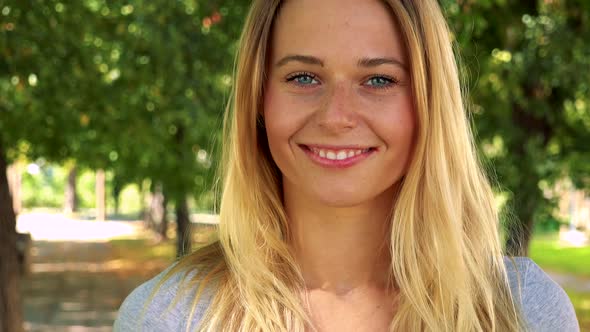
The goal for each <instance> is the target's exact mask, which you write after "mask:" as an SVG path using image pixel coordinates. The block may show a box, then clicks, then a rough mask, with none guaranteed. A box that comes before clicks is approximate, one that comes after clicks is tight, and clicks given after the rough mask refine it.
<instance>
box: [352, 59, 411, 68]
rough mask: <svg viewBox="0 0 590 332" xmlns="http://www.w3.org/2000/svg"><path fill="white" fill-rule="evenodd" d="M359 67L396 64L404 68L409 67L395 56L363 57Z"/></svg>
mask: <svg viewBox="0 0 590 332" xmlns="http://www.w3.org/2000/svg"><path fill="white" fill-rule="evenodd" d="M357 65H358V66H359V67H367V68H370V67H377V66H381V65H394V66H398V67H401V68H402V69H407V66H406V65H405V64H404V63H403V62H401V61H399V60H398V59H395V58H363V59H360V60H359V61H358V63H357Z"/></svg>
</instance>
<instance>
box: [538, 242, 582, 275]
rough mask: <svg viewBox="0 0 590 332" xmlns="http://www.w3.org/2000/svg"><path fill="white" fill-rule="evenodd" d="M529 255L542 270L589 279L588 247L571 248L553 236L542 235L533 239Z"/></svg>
mask: <svg viewBox="0 0 590 332" xmlns="http://www.w3.org/2000/svg"><path fill="white" fill-rule="evenodd" d="M529 254H530V257H531V258H532V259H533V260H534V261H535V262H536V263H537V264H538V265H539V266H541V267H542V268H543V269H546V270H548V271H553V272H560V273H567V274H575V275H577V276H581V277H588V278H589V279H590V246H585V247H571V246H567V245H565V244H562V243H560V242H559V240H558V239H557V237H556V235H554V234H551V235H542V236H536V237H535V238H533V240H532V241H531V246H530V249H529Z"/></svg>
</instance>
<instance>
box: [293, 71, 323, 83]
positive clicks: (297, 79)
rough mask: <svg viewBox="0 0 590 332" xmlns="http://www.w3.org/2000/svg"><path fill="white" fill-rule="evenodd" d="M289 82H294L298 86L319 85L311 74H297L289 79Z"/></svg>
mask: <svg viewBox="0 0 590 332" xmlns="http://www.w3.org/2000/svg"><path fill="white" fill-rule="evenodd" d="M287 82H294V83H295V84H297V85H315V84H319V81H318V80H317V79H316V76H315V75H313V74H310V73H297V74H293V75H290V76H289V77H287Z"/></svg>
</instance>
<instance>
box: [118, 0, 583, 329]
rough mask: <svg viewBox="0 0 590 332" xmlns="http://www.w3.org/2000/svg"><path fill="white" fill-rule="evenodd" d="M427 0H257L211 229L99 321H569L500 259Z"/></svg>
mask: <svg viewBox="0 0 590 332" xmlns="http://www.w3.org/2000/svg"><path fill="white" fill-rule="evenodd" d="M449 35H450V33H449V30H448V28H447V26H446V23H445V20H444V17H443V16H442V14H441V11H440V8H439V7H438V4H437V2H436V1H435V0H421V1H400V0H390V1H377V0H362V1H360V0H322V1H313V0H297V1H295V0H289V1H279V0H272V1H271V0H256V1H254V2H253V4H252V8H251V11H250V14H249V16H248V19H247V22H246V25H245V27H244V32H243V35H242V38H241V47H240V50H239V54H238V58H237V71H236V79H235V89H234V93H233V101H232V105H231V106H230V107H229V108H228V113H227V116H226V128H225V130H226V136H225V137H226V138H227V141H226V142H224V145H223V147H224V158H225V159H224V162H223V163H222V164H223V165H224V166H225V168H224V170H223V174H224V178H223V185H224V186H223V195H222V199H221V207H220V225H219V241H218V242H215V243H213V244H212V245H210V246H208V247H206V248H203V249H201V250H198V251H197V252H195V253H194V254H192V255H190V256H188V257H186V258H184V259H183V260H181V261H180V262H179V263H178V264H176V265H174V266H173V267H172V268H171V269H169V270H167V271H166V272H165V273H163V274H161V275H160V276H158V277H156V278H155V279H153V280H151V281H149V282H148V283H146V284H144V285H142V286H141V287H140V288H138V289H137V290H135V291H134V292H133V293H132V294H131V295H130V296H129V297H128V299H127V300H126V301H125V303H124V304H123V306H122V308H121V311H120V314H119V318H118V320H117V322H116V323H115V329H116V330H133V331H136V330H194V329H200V330H203V331H304V330H308V331H423V330H427V331H518V330H525V329H531V330H535V331H537V330H538V331H558V330H559V331H574V330H578V326H577V322H576V318H575V314H574V312H573V308H572V305H571V303H570V302H569V300H568V298H567V296H566V295H565V293H564V292H563V290H561V289H560V288H559V286H557V285H556V284H555V283H553V282H552V281H551V280H550V279H549V278H548V277H547V276H546V275H545V274H544V273H543V272H542V271H541V270H540V269H539V268H538V267H537V266H536V265H535V264H534V263H533V262H532V261H530V260H528V259H524V258H519V259H516V260H510V259H507V258H504V257H503V255H502V251H501V246H500V240H499V238H498V233H497V227H498V225H497V221H498V217H497V214H496V210H495V208H494V199H493V195H492V191H491V189H490V186H489V184H488V182H487V180H486V178H485V176H484V175H483V173H482V171H481V168H480V166H479V164H478V162H477V160H476V155H475V152H474V148H473V142H472V136H471V134H470V132H469V126H468V123H467V121H466V116H465V113H464V110H463V102H462V97H461V90H460V84H459V79H458V73H457V67H456V64H455V62H454V56H453V52H452V44H451V41H450V38H449Z"/></svg>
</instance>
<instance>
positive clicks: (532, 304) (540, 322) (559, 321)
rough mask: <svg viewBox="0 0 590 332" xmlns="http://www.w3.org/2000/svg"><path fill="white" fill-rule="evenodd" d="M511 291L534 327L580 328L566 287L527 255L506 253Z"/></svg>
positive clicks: (551, 328) (539, 328) (571, 329)
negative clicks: (514, 255) (563, 287)
mask: <svg viewBox="0 0 590 332" xmlns="http://www.w3.org/2000/svg"><path fill="white" fill-rule="evenodd" d="M504 263H505V265H506V271H507V273H508V280H509V282H510V288H511V290H512V294H513V296H514V298H515V300H516V302H517V303H519V304H520V306H521V308H522V313H523V315H524V318H525V319H526V321H527V323H528V325H529V328H530V329H531V331H568V332H569V331H579V330H580V328H579V326H578V321H577V318H576V313H575V311H574V307H573V305H572V302H571V301H570V299H569V297H568V296H567V294H566V293H565V291H564V290H563V289H562V288H561V287H560V286H559V285H558V284H557V283H556V282H555V281H553V280H552V279H551V278H550V277H549V276H548V275H547V274H546V273H545V272H544V271H543V270H542V269H541V268H540V267H539V266H538V265H537V264H535V262H533V261H532V260H531V259H530V258H527V257H505V258H504Z"/></svg>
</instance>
